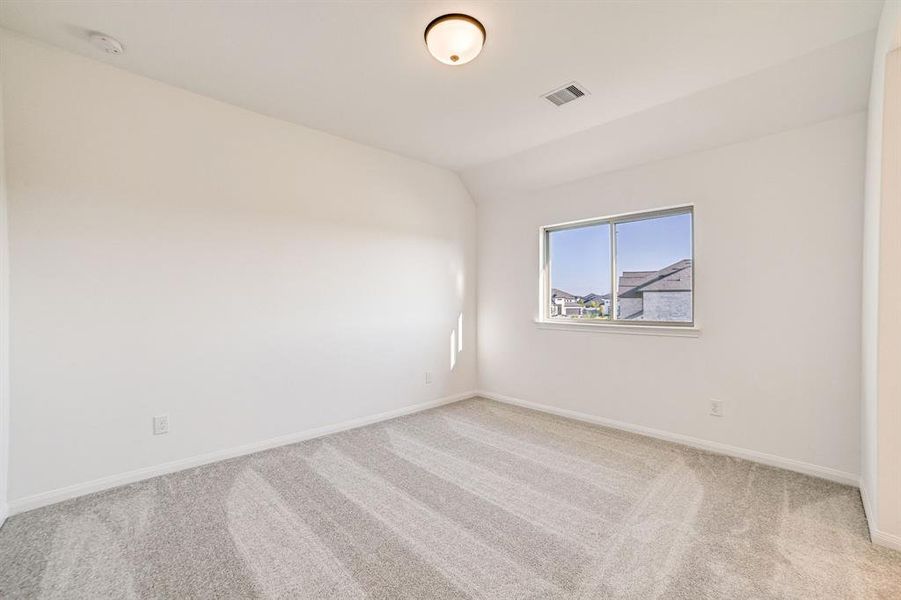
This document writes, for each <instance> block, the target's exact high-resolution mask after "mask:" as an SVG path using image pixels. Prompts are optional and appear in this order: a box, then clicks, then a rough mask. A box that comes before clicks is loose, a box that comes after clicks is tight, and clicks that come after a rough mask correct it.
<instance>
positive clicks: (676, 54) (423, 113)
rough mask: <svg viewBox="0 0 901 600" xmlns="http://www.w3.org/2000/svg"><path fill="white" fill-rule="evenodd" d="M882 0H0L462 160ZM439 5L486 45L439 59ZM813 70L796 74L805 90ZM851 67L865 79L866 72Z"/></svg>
mask: <svg viewBox="0 0 901 600" xmlns="http://www.w3.org/2000/svg"><path fill="white" fill-rule="evenodd" d="M881 4H882V3H881V2H868V1H865V0H853V1H848V2H843V1H832V2H823V1H821V0H816V1H793V2H785V1H773V2H770V1H756V2H721V3H719V2H709V1H702V2H681V1H663V2H581V1H580V2H565V1H555V2H475V1H472V0H461V1H459V2H446V1H439V2H380V1H364V2H284V1H257V2H183V1H162V0H156V1H153V2H98V1H92V2H87V1H79V0H69V1H67V2H34V1H31V0H29V1H25V2H23V1H19V0H5V1H4V2H3V3H0V25H2V26H3V27H5V28H7V29H10V30H14V31H17V32H20V33H23V34H25V35H28V36H31V37H35V38H38V39H40V40H43V41H45V42H48V43H50V44H53V45H56V46H60V47H62V48H65V49H68V50H71V51H73V52H76V53H79V54H83V55H85V56H90V57H92V58H96V59H98V60H102V61H106V62H109V63H111V64H115V65H117V66H119V67H121V68H123V69H126V70H128V71H132V72H135V73H139V74H142V75H146V76H148V77H152V78H154V79H157V80H160V81H164V82H167V83H170V84H173V85H176V86H179V87H182V88H185V89H188V90H191V91H194V92H197V93H200V94H204V95H207V96H211V97H213V98H217V99H220V100H223V101H225V102H229V103H232V104H236V105H238V106H242V107H246V108H248V109H251V110H254V111H257V112H260V113H264V114H267V115H271V116H274V117H278V118H280V119H284V120H287V121H291V122H294V123H299V124H303V125H307V126H310V127H314V128H316V129H321V130H324V131H327V132H330V133H333V134H336V135H339V136H342V137H345V138H348V139H352V140H355V141H359V142H362V143H365V144H369V145H372V146H376V147H380V148H384V149H387V150H391V151H394V152H397V153H400V154H403V155H406V156H410V157H413V158H417V159H421V160H424V161H427V162H431V163H433V164H436V165H441V166H445V167H449V168H452V169H456V170H463V169H467V168H468V169H472V168H475V167H478V166H479V165H484V164H486V163H491V162H494V161H499V160H501V159H506V158H507V157H510V156H512V155H517V154H521V153H523V152H528V151H529V150H530V149H532V148H535V147H536V146H541V145H546V144H548V143H553V141H554V140H559V139H561V138H563V137H565V136H569V135H572V134H576V133H578V132H583V131H586V130H598V129H597V128H599V127H603V126H604V125H605V124H610V123H614V122H617V121H622V120H623V119H627V118H629V117H630V115H635V114H638V113H642V112H647V111H649V110H652V109H654V107H659V106H661V105H665V104H669V103H673V102H674V101H678V100H679V99H683V98H685V97H689V96H691V95H694V94H698V93H700V92H702V91H703V90H709V89H715V88H717V87H720V86H723V85H726V84H728V82H731V81H735V80H739V79H741V78H746V77H748V76H750V75H751V74H753V73H756V72H759V71H764V70H766V69H771V68H773V67H774V66H776V65H780V64H782V63H786V61H793V60H796V59H798V58H799V57H802V56H805V55H809V54H810V53H813V52H816V51H819V50H822V49H826V48H829V47H836V48H843V47H845V46H847V47H848V52H857V53H858V54H860V50H859V48H856V47H855V46H854V44H853V43H851V44H848V43H846V42H845V40H847V38H852V37H854V36H858V37H860V34H863V33H865V32H868V31H872V30H873V29H874V28H875V26H876V23H877V21H878V18H879V13H880V11H881ZM447 12H465V13H469V14H471V15H473V16H475V17H477V18H478V19H480V20H481V21H482V22H483V23H484V25H485V27H486V29H487V32H488V37H487V43H486V45H485V48H484V51H483V52H482V54H481V56H479V57H478V58H477V59H476V60H475V61H473V62H471V63H469V64H467V65H464V66H461V67H448V66H445V65H442V64H440V63H438V62H437V61H435V60H434V59H433V58H432V57H431V56H430V55H429V54H428V52H427V50H426V48H425V45H424V43H423V37H422V35H423V29H424V27H425V26H426V24H427V23H428V22H429V21H430V20H431V19H432V18H434V17H436V16H438V15H440V14H443V13H447ZM89 31H101V32H104V33H107V34H110V35H113V36H115V37H116V38H118V39H120V40H121V41H122V42H123V44H124V45H125V47H126V53H125V54H124V55H123V56H119V57H114V56H109V55H105V54H103V53H101V52H100V51H99V50H97V49H96V48H94V47H93V46H92V45H90V44H89V42H88V40H87V32H89ZM864 38H866V36H864ZM843 44H844V45H843ZM823 56H826V55H825V54H824V55H823ZM842 56H844V55H842ZM842 60H843V59H842V58H839V59H838V62H839V63H842ZM845 62H847V61H845ZM821 63H822V61H820V63H817V64H819V65H820V68H823V69H825V70H826V71H827V72H824V73H820V74H821V75H823V78H822V79H823V80H824V81H825V80H828V81H830V82H831V83H828V84H823V85H824V86H825V87H824V90H825V88H827V87H828V86H830V85H832V86H833V87H834V80H835V78H836V76H835V74H833V75H832V76H831V79H830V76H829V73H828V69H829V64H828V63H827V64H821ZM845 66H846V67H847V65H845ZM837 68H841V64H840V65H839V66H838V67H837ZM854 68H857V67H856V66H855V67H854ZM814 75H816V73H815V74H814ZM573 80H575V81H578V82H579V83H581V84H583V85H584V86H585V87H587V88H588V90H589V91H590V92H591V94H590V96H588V97H586V98H583V99H580V100H578V101H576V102H573V103H571V104H568V105H565V106H563V107H560V108H557V107H554V106H553V105H551V104H550V103H549V102H547V101H546V100H544V99H542V98H541V94H542V93H544V92H547V91H549V90H551V89H553V88H555V87H557V86H559V85H562V84H565V83H568V82H570V81H573ZM745 81H747V79H745ZM819 82H820V79H819V78H817V77H808V79H807V80H806V82H805V85H806V86H807V87H808V88H809V87H810V86H813V89H812V90H811V92H812V93H811V94H810V96H811V98H815V97H816V91H817V90H816V86H818V85H820V83H819ZM764 85H767V84H766V83H765V82H764ZM768 85H773V82H772V81H770V82H769V84H768ZM848 85H849V86H854V89H853V90H851V92H853V93H854V94H858V95H864V96H865V94H866V85H867V84H866V79H861V78H860V77H857V78H853V80H851V81H849V82H848ZM858 88H860V89H858ZM825 91H828V90H825ZM771 93H772V94H773V95H774V97H775V96H776V95H778V94H779V93H780V90H778V89H773V90H771ZM810 101H812V100H810ZM802 112H803V110H802Z"/></svg>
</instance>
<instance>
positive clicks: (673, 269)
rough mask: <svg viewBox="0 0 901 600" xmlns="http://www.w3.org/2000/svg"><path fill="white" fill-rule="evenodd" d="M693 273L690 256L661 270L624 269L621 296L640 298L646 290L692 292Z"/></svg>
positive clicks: (620, 283)
mask: <svg viewBox="0 0 901 600" xmlns="http://www.w3.org/2000/svg"><path fill="white" fill-rule="evenodd" d="M691 274H692V268H691V259H690V258H686V259H683V260H680V261H679V262H675V263H673V264H671V265H669V266H667V267H664V268H662V269H660V270H659V271H624V272H623V274H622V275H621V276H620V278H619V289H620V292H619V297H620V298H638V297H640V296H641V294H643V293H645V292H690V291H691Z"/></svg>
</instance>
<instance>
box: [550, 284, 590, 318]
mask: <svg viewBox="0 0 901 600" xmlns="http://www.w3.org/2000/svg"><path fill="white" fill-rule="evenodd" d="M580 300H581V298H580V297H579V296H574V295H573V294H570V293H568V292H564V291H563V290H558V289H557V288H554V289H552V290H551V316H552V317H581V316H583V315H584V314H585V307H584V306H582V304H581V303H580Z"/></svg>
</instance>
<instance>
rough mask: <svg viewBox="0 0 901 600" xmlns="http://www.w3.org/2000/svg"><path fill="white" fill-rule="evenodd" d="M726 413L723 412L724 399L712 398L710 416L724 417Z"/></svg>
mask: <svg viewBox="0 0 901 600" xmlns="http://www.w3.org/2000/svg"><path fill="white" fill-rule="evenodd" d="M724 415H725V413H724V412H723V401H722V400H711V401H710V416H713V417H722V416H724Z"/></svg>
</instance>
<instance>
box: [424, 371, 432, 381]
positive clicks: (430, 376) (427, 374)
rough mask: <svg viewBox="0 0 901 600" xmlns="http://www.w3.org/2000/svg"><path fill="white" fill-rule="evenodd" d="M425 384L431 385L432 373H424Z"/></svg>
mask: <svg viewBox="0 0 901 600" xmlns="http://www.w3.org/2000/svg"><path fill="white" fill-rule="evenodd" d="M425 382H426V383H432V372H431V371H426V372H425Z"/></svg>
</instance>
